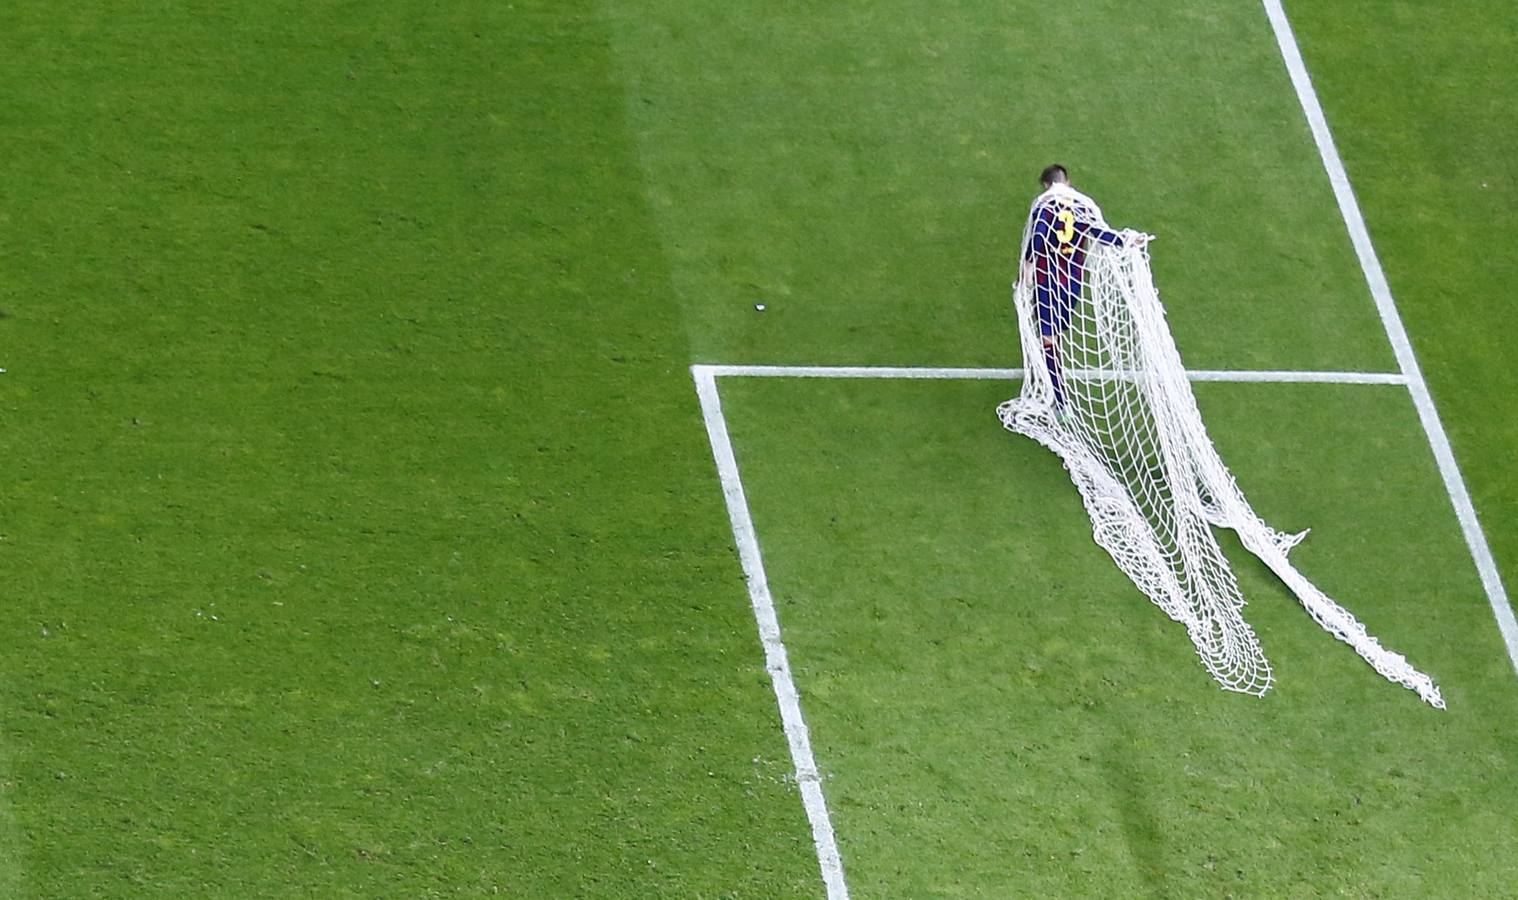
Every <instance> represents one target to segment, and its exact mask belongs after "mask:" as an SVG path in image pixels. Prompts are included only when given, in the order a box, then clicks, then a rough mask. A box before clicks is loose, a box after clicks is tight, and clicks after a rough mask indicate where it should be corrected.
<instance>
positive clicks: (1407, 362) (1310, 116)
mask: <svg viewBox="0 0 1518 900" xmlns="http://www.w3.org/2000/svg"><path fill="white" fill-rule="evenodd" d="M1261 2H1263V3H1264V5H1265V14H1266V16H1267V17H1268V18H1269V19H1270V27H1271V29H1272V30H1274V31H1275V36H1276V43H1277V44H1278V45H1279V46H1280V48H1281V59H1282V60H1283V61H1284V62H1285V63H1286V71H1287V74H1289V75H1290V76H1291V84H1292V87H1294V88H1295V89H1296V92H1297V102H1299V103H1300V104H1301V105H1302V114H1303V115H1304V116H1306V118H1307V125H1308V128H1309V129H1310V130H1311V131H1312V139H1313V142H1314V143H1316V144H1317V146H1318V156H1319V157H1320V158H1321V159H1322V161H1323V170H1324V171H1325V172H1326V173H1327V174H1328V181H1329V184H1331V185H1332V186H1333V192H1334V199H1335V200H1336V201H1338V204H1339V214H1340V215H1341V216H1342V217H1343V218H1344V227H1345V228H1346V229H1348V231H1349V237H1350V242H1351V243H1353V244H1354V248H1355V255H1356V256H1357V257H1358V258H1359V260H1360V270H1361V271H1362V272H1363V273H1364V274H1365V283H1366V285H1367V286H1368V287H1369V288H1370V293H1371V297H1372V298H1373V299H1374V300H1375V302H1376V311H1377V312H1378V313H1380V315H1381V325H1382V326H1383V327H1384V328H1385V329H1386V338H1387V340H1388V341H1389V342H1390V343H1391V345H1392V350H1393V352H1394V353H1395V354H1396V357H1397V366H1398V368H1400V369H1401V370H1402V374H1403V376H1405V377H1406V379H1407V381H1406V383H1407V389H1408V392H1409V393H1411V394H1412V397H1413V406H1414V407H1415V408H1417V410H1418V419H1419V421H1420V422H1422V424H1423V431H1424V433H1425V434H1426V435H1427V436H1428V444H1429V447H1430V448H1431V449H1432V450H1433V452H1434V461H1435V462H1436V463H1437V464H1438V466H1439V475H1440V477H1442V478H1443V479H1444V489H1445V490H1446V491H1447V492H1448V493H1449V499H1450V504H1451V505H1453V506H1454V508H1455V516H1456V517H1457V518H1458V519H1459V520H1460V530H1461V532H1462V533H1463V534H1464V535H1465V543H1466V546H1467V547H1469V548H1470V552H1471V559H1472V560H1474V561H1475V563H1476V571H1477V572H1478V573H1479V574H1480V576H1481V586H1482V587H1483V588H1485V589H1486V597H1487V601H1488V602H1489V603H1490V604H1491V607H1492V615H1493V616H1495V617H1496V619H1497V629H1498V630H1499V631H1500V632H1502V640H1503V642H1504V643H1505V644H1507V655H1508V660H1509V661H1510V662H1511V663H1512V665H1513V668H1514V669H1515V670H1518V620H1515V619H1514V616H1513V606H1512V603H1511V602H1510V601H1509V600H1508V595H1507V589H1506V588H1505V587H1503V585H1502V577H1501V575H1499V574H1498V572H1497V563H1496V560H1494V559H1493V558H1492V549H1491V547H1490V546H1489V545H1488V544H1487V541H1486V533H1485V532H1483V531H1482V530H1481V520H1480V519H1479V518H1477V516H1476V506H1475V504H1474V503H1472V502H1471V495H1470V491H1469V490H1467V488H1466V486H1465V478H1464V476H1462V475H1461V474H1460V466H1459V464H1458V463H1456V462H1455V451H1454V449H1453V448H1452V447H1451V446H1450V442H1449V435H1448V434H1447V433H1446V432H1445V430H1444V423H1443V422H1441V421H1440V420H1439V412H1438V410H1437V409H1435V408H1434V398H1433V394H1431V393H1430V392H1429V389H1428V382H1426V381H1425V380H1424V379H1423V370H1422V369H1421V368H1420V367H1419V365H1418V359H1417V357H1416V356H1415V355H1414V354H1413V347H1412V342H1411V341H1409V340H1408V337H1407V328H1406V327H1405V326H1404V325H1403V324H1402V315H1401V313H1399V312H1398V311H1397V303H1396V301H1395V300H1393V299H1392V293H1391V285H1390V284H1389V283H1388V282H1387V280H1386V273H1385V272H1384V271H1383V270H1382V269H1381V260H1380V258H1379V257H1378V256H1376V248H1375V247H1374V245H1372V244H1371V240H1370V232H1369V231H1368V230H1367V229H1366V227H1365V216H1364V215H1362V214H1361V212H1360V203H1359V201H1358V200H1356V199H1355V191H1354V188H1353V187H1352V186H1351V185H1350V183H1349V172H1348V170H1346V169H1345V168H1344V160H1343V159H1341V158H1340V157H1339V150H1338V147H1336V146H1335V145H1334V139H1333V134H1332V132H1330V131H1329V128H1328V118H1327V117H1326V116H1325V115H1324V114H1323V105H1322V104H1321V103H1319V102H1318V92H1317V90H1316V89H1315V88H1314V87H1313V86H1312V78H1311V77H1310V76H1309V75H1308V74H1307V64H1306V63H1304V62H1303V61H1302V50H1301V48H1300V47H1298V46H1297V39H1296V36H1295V35H1294V34H1293V33H1292V30H1291V22H1290V21H1288V20H1287V18H1286V10H1285V9H1284V8H1283V7H1282V6H1281V0H1261Z"/></svg>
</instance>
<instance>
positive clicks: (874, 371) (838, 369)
mask: <svg viewBox="0 0 1518 900" xmlns="http://www.w3.org/2000/svg"><path fill="white" fill-rule="evenodd" d="M691 371H692V372H696V373H702V372H705V373H708V374H710V375H712V376H713V377H717V378H722V377H738V378H904V379H934V380H945V381H954V380H966V381H968V380H981V381H1015V380H1017V379H1020V378H1022V377H1023V375H1024V373H1025V370H1024V369H979V368H964V367H956V366H734V365H720V364H716V363H698V364H696V365H694V366H692V367H691ZM1132 374H1133V373H1131V372H1124V371H1121V370H1099V369H1067V370H1066V371H1065V377H1066V378H1091V379H1098V378H1121V377H1123V376H1125V375H1127V376H1130V377H1131V376H1132ZM1186 375H1187V377H1189V378H1190V379H1191V380H1192V381H1224V382H1237V383H1258V382H1264V383H1271V384H1290V383H1297V382H1305V383H1317V384H1396V385H1405V384H1407V376H1405V375H1402V374H1399V373H1397V372H1296V371H1280V370H1254V369H1188V370H1187V371H1186Z"/></svg>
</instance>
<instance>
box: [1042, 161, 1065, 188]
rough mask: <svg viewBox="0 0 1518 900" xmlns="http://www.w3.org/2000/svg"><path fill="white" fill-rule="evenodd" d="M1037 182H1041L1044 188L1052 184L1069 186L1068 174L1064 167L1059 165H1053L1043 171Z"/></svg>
mask: <svg viewBox="0 0 1518 900" xmlns="http://www.w3.org/2000/svg"><path fill="white" fill-rule="evenodd" d="M1038 180H1039V181H1040V182H1042V183H1043V186H1044V187H1046V188H1047V187H1049V186H1051V185H1054V184H1069V183H1070V173H1069V172H1067V171H1065V167H1064V166H1062V165H1060V164H1059V163H1055V164H1054V165H1052V166H1050V167H1049V168H1047V169H1045V170H1044V171H1043V173H1042V174H1040V175H1039V176H1038Z"/></svg>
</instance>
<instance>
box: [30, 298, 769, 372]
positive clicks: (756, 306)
mask: <svg viewBox="0 0 1518 900" xmlns="http://www.w3.org/2000/svg"><path fill="white" fill-rule="evenodd" d="M754 309H757V310H759V311H760V312H764V304H763V303H755V304H754ZM4 371H5V370H4V369H0V372H4Z"/></svg>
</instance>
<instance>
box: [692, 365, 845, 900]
mask: <svg viewBox="0 0 1518 900" xmlns="http://www.w3.org/2000/svg"><path fill="white" fill-rule="evenodd" d="M691 375H692V376H693V377H694V378H695V380H696V394H697V396H699V397H700V398H701V417H702V418H703V419H705V420H706V436H707V438H709V439H710V440H711V444H712V456H713V458H715V459H716V462H717V475H718V476H719V477H720V478H721V480H722V496H723V499H724V500H726V501H727V515H728V518H729V519H730V520H731V522H732V526H733V538H734V539H735V540H736V541H737V544H738V558H739V560H740V561H741V562H742V564H743V575H744V578H745V580H746V581H747V582H748V595H749V601H750V602H751V604H752V605H753V608H754V621H755V622H756V623H758V626H759V640H760V642H761V643H763V645H764V664H765V668H766V669H768V670H769V673H770V683H771V684H772V685H773V686H774V688H775V700H776V702H778V703H779V704H780V721H781V723H782V724H783V725H784V726H785V737H786V741H787V742H788V743H789V744H790V747H791V763H792V764H793V765H794V766H795V768H796V782H797V784H798V785H800V787H801V801H802V803H803V805H805V807H806V817H807V820H808V821H810V822H811V825H812V843H813V844H815V845H816V848H817V863H818V865H819V866H820V867H821V868H822V880H823V882H824V883H825V884H826V885H827V891H828V900H847V898H848V896H849V889H848V885H847V884H845V883H844V880H843V859H842V857H840V856H839V855H838V842H837V839H836V838H835V837H834V835H833V822H832V820H831V819H830V818H829V816H828V807H827V802H826V801H825V800H824V799H823V796H822V778H821V776H820V775H819V774H818V772H817V761H816V759H815V758H813V756H812V741H811V737H810V736H809V735H808V733H807V728H806V720H805V719H803V718H802V717H801V696H800V694H798V693H797V692H796V682H795V681H794V680H793V679H792V678H791V664H790V659H789V657H788V656H787V654H786V652H785V642H784V641H783V640H782V639H781V637H780V620H779V619H778V618H777V617H776V616H775V602H774V599H773V598H772V597H771V596H770V587H769V581H768V580H767V579H766V578H765V575H764V560H763V559H762V558H761V557H760V555H759V538H758V536H757V535H755V533H754V521H753V518H752V517H751V516H750V515H749V511H748V498H747V497H746V496H745V495H744V493H743V481H742V479H740V478H739V476H738V460H737V457H735V456H734V455H733V443H732V440H731V439H730V438H729V437H728V433H727V419H726V418H724V417H723V415H722V399H721V397H719V396H718V395H717V381H716V378H715V377H714V373H713V372H712V367H710V366H692V367H691Z"/></svg>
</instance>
